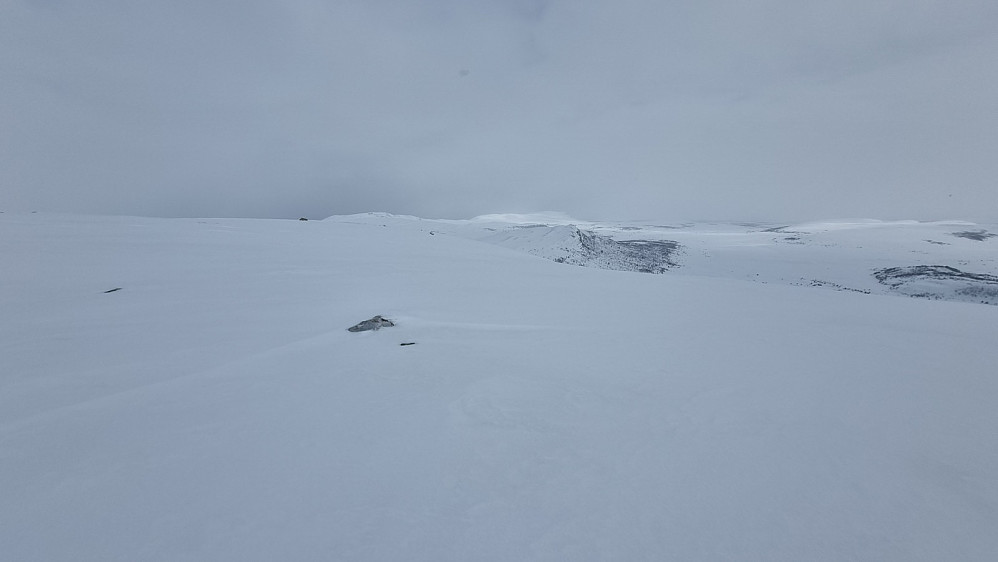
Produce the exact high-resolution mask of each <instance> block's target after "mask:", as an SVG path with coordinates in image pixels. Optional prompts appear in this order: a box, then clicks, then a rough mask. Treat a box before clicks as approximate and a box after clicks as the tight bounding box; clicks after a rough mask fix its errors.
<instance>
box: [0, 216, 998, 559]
mask: <svg viewBox="0 0 998 562" xmlns="http://www.w3.org/2000/svg"><path fill="white" fill-rule="evenodd" d="M382 224H386V225H387V226H381V225H382ZM432 228H438V226H436V225H434V226H433V227H432ZM428 230H430V228H429V227H427V225H426V224H423V223H421V222H420V221H412V220H410V221H408V222H405V223H403V222H391V220H390V217H368V218H367V219H364V220H359V219H358V220H354V219H350V220H347V218H344V219H342V220H340V219H337V220H329V221H309V222H307V223H299V222H297V221H262V220H228V219H227V220H200V221H199V220H186V219H185V220H179V219H173V220H163V219H159V220H157V219H139V218H117V217H115V218H108V217H67V216H45V215H31V216H12V215H3V216H0V255H2V256H3V257H4V261H5V267H4V268H3V270H2V272H0V306H2V310H3V311H4V314H3V320H2V321H0V357H2V365H3V367H2V368H0V490H2V491H3V495H4V498H5V499H4V501H3V502H2V504H0V552H3V553H6V554H5V555H4V556H9V557H10V559H12V560H137V559H141V560H178V559H200V560H273V559H276V558H287V559H295V560H331V559H335V560H471V559H474V560H568V559H571V560H718V559H739V560H843V559H848V560H941V559H959V560H991V559H993V558H994V556H995V554H996V553H998V536H996V534H995V533H994V532H993V530H994V529H995V528H998V413H996V411H995V409H994V407H993V405H994V403H995V399H996V398H998V379H996V377H995V376H994V373H995V368H994V365H996V364H998V348H996V347H995V345H994V342H995V341H998V338H996V336H998V322H996V320H998V316H996V314H998V309H996V308H995V307H991V306H983V305H973V304H966V303H954V302H934V301H923V300H917V299H907V298H897V297H891V296H886V295H863V294H857V293H849V292H834V291H821V290H816V289H812V288H806V287H794V286H782V285H780V286H777V285H763V284H758V283H747V282H745V281H742V280H739V279H723V278H709V277H703V276H698V275H670V274H664V275H642V274H635V273H625V272H616V271H603V270H594V269H586V268H580V267H573V266H567V265H561V264H556V263H553V262H550V261H546V260H543V259H539V258H536V257H532V256H529V255H526V254H522V253H517V252H515V251H513V250H509V249H505V248H499V247H495V246H491V245H488V244H484V243H481V242H476V241H474V240H469V239H465V238H461V237H458V236H453V235H441V234H436V235H430V234H429V232H428ZM115 287H121V290H120V291H117V292H114V293H108V294H105V293H104V292H103V291H105V290H109V289H112V288H115ZM374 314H384V315H385V316H386V317H388V318H391V319H393V320H395V321H396V322H397V324H398V325H397V326H396V327H394V328H384V329H382V330H379V331H377V332H365V333H359V334H352V333H348V332H347V331H346V328H347V327H348V326H351V325H353V324H354V323H356V322H357V321H360V320H362V319H365V318H369V317H371V316H372V315H374ZM403 342H416V345H413V346H408V347H401V346H400V345H399V344H400V343H403Z"/></svg>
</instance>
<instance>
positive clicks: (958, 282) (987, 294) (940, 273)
mask: <svg viewBox="0 0 998 562" xmlns="http://www.w3.org/2000/svg"><path fill="white" fill-rule="evenodd" d="M873 275H874V277H876V278H877V281H879V282H880V283H882V284H884V285H886V286H888V287H890V288H891V290H893V291H897V292H898V293H902V294H905V295H909V296H912V297H921V298H927V299H942V300H955V301H968V302H979V303H983V304H998V276H994V275H986V274H982V273H967V272H964V271H960V270H959V269H956V268H955V267H950V266H947V265H914V266H908V267H889V268H886V269H880V270H877V271H876V272H874V274H873Z"/></svg>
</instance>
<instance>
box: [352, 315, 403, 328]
mask: <svg viewBox="0 0 998 562" xmlns="http://www.w3.org/2000/svg"><path fill="white" fill-rule="evenodd" d="M394 325H395V323H394V322H392V321H391V320H389V319H387V318H383V317H382V316H381V315H380V314H379V315H378V316H375V317H374V318H371V319H370V320H364V321H363V322H360V323H358V324H356V325H354V326H350V327H349V328H347V331H348V332H367V331H370V330H380V329H381V328H384V327H386V326H394Z"/></svg>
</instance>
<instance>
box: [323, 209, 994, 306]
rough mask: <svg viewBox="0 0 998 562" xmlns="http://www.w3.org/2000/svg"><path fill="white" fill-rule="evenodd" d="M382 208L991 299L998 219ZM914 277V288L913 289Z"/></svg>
mask: <svg viewBox="0 0 998 562" xmlns="http://www.w3.org/2000/svg"><path fill="white" fill-rule="evenodd" d="M413 219H414V217H397V216H393V215H386V214H370V215H364V216H359V215H353V216H351V217H342V218H337V217H333V218H331V219H330V220H345V221H349V222H352V221H361V222H364V221H367V222H371V223H373V224H378V225H389V224H391V225H394V226H396V227H398V228H416V229H418V230H419V231H421V232H424V233H432V234H434V235H435V234H448V235H452V236H459V237H462V238H467V239H471V240H476V241H480V242H486V243H489V244H494V245H498V246H502V247H504V248H509V249H513V250H517V251H521V252H524V253H527V254H530V255H534V256H538V257H543V258H546V259H549V260H553V261H556V262H559V263H564V264H570V265H576V266H583V267H595V268H599V269H614V270H620V271H632V272H645V273H649V272H650V273H668V274H669V275H697V276H707V277H723V278H732V279H741V280H746V281H752V282H758V283H766V284H780V285H794V286H801V287H812V288H823V289H826V290H827V289H832V290H838V291H850V292H857V293H864V294H896V295H904V296H914V297H919V298H929V299H935V300H955V301H964V302H972V303H982V304H995V298H993V297H990V296H988V295H990V292H991V291H992V288H991V287H990V284H989V283H987V282H985V281H983V279H987V276H998V237H995V233H996V232H998V226H995V225H979V224H974V223H970V222H966V221H933V222H919V221H880V220H872V219H850V220H834V221H818V222H807V223H799V224H760V223H741V224H735V223H683V224H671V225H669V224H654V223H647V222H635V223H619V222H617V223H611V222H607V223H599V222H586V221H575V220H574V219H572V218H571V217H569V216H567V215H565V214H564V213H557V212H544V213H535V214H498V215H483V216H480V217H475V218H474V219H471V220H464V221H461V220H431V219H417V220H413ZM926 266H941V267H949V268H953V269H954V270H958V271H959V272H960V273H961V274H963V275H962V276H951V275H936V276H934V277H933V278H932V279H931V281H929V280H927V279H923V281H925V282H919V283H917V284H916V283H915V281H914V279H915V278H914V277H905V281H904V282H903V283H901V282H887V281H885V279H884V278H882V276H878V272H881V271H884V270H887V269H891V268H920V267H926ZM916 285H917V288H915V287H916Z"/></svg>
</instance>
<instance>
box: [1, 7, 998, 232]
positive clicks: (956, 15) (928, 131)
mask: <svg viewBox="0 0 998 562" xmlns="http://www.w3.org/2000/svg"><path fill="white" fill-rule="evenodd" d="M0 210H3V211H27V210H40V211H68V212H83V213H105V214H137V215H153V216H246V217H297V216H301V215H307V216H310V217H322V216H328V215H331V214H345V213H355V212H364V211H388V212H392V213H401V214H415V215H419V216H424V217H446V218H462V217H471V216H474V215H478V214H483V213H496V212H526V211H532V210H559V211H565V212H567V213H569V214H571V215H574V216H578V217H580V218H590V219H611V218H619V219H643V218H649V219H651V218H655V219H676V220H712V219H718V220H720V219H739V220H810V219H819V218H846V217H849V218H858V217H868V218H883V219H899V218H913V219H923V220H930V219H944V218H945V219H950V218H964V219H970V220H978V221H998V2H996V1H995V0H980V1H978V0H939V1H936V0H839V1H828V2H801V1H799V0H775V1H774V0H756V1H752V2H745V1H741V0H678V1H669V0H604V1H595V0H593V1H586V0H425V1H420V0H338V1H337V0H281V1H277V0H274V1H262V0H159V1H143V0H78V1H77V0H0Z"/></svg>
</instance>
